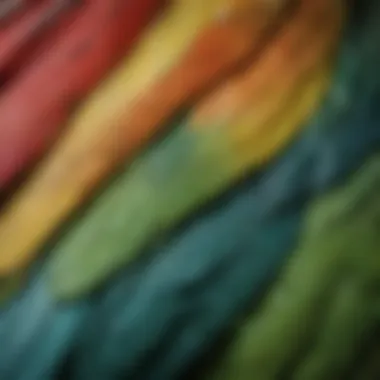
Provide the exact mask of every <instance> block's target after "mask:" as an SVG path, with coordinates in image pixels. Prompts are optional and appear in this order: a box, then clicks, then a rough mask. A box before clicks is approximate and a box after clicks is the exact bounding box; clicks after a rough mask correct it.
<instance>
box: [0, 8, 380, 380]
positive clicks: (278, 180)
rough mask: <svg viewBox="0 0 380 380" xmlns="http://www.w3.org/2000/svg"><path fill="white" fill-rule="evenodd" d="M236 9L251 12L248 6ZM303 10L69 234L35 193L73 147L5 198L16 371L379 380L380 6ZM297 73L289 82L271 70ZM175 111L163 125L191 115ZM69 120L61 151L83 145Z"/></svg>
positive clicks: (4, 369)
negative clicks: (301, 34) (295, 25)
mask: <svg viewBox="0 0 380 380" xmlns="http://www.w3.org/2000/svg"><path fill="white" fill-rule="evenodd" d="M176 3H177V6H178V7H180V5H181V4H188V3H187V0H178V1H177V2H176ZM220 3H223V2H222V1H221V2H220ZM226 3H228V1H225V2H224V4H226ZM253 3H255V1H254V0H252V1H251V4H253ZM256 3H258V1H257V2H256ZM274 3H276V2H271V4H274ZM280 3H281V2H278V4H280ZM285 3H286V2H283V3H282V4H285ZM312 3H313V4H314V5H311V4H312ZM214 4H217V1H216V0H215V1H214ZM231 4H235V6H237V5H239V4H240V5H242V6H243V9H247V8H244V6H246V5H247V4H249V1H248V0H247V1H245V0H244V1H240V2H239V1H236V2H231ZM341 5H344V8H346V13H347V14H346V15H345V16H343V8H342V7H341ZM186 6H188V5H186ZM289 7H290V8H289V9H287V10H286V11H285V14H284V15H283V16H281V17H283V21H281V22H283V23H284V24H283V26H282V27H280V26H279V25H278V24H277V21H275V22H272V21H271V24H270V25H271V26H270V28H275V29H274V30H277V31H273V32H272V34H273V36H274V37H273V36H271V38H270V40H269V42H266V44H267V47H261V48H260V49H262V50H258V51H256V52H255V58H254V61H253V60H252V59H253V58H252V57H250V58H249V59H248V60H246V59H245V58H244V59H243V61H244V62H243V61H240V65H241V66H240V67H238V66H236V67H235V69H234V70H233V72H228V70H226V71H224V72H223V75H221V76H220V77H219V78H217V80H215V81H212V82H213V83H212V85H211V84H210V83H211V82H208V85H207V86H206V87H207V90H206V87H205V94H204V95H202V96H201V97H199V99H200V100H199V99H198V96H197V97H196V98H192V100H191V101H186V102H183V103H181V104H182V105H181V107H182V106H184V108H185V113H184V114H185V115H184V116H182V115H180V116H179V119H180V121H179V122H178V121H174V123H173V122H172V123H170V128H167V131H165V134H164V136H158V138H157V139H155V140H152V141H151V142H150V144H149V146H148V147H147V149H146V150H144V151H142V152H141V153H139V154H137V153H138V152H140V150H139V149H137V148H136V149H134V150H133V156H131V155H129V156H128V157H129V159H128V161H125V160H124V162H123V164H124V166H123V167H121V170H120V172H119V173H116V178H115V179H114V180H113V181H111V182H109V183H105V184H104V187H103V188H101V189H100V190H99V189H98V191H97V192H96V193H94V198H93V200H92V202H89V203H87V204H84V205H83V210H84V212H79V214H78V215H74V218H73V219H70V220H67V223H66V225H65V228H63V229H59V230H57V227H58V222H59V224H61V223H62V222H63V221H64V220H66V219H67V215H66V211H65V213H61V211H59V212H58V211H57V213H56V214H54V212H52V213H50V214H49V213H47V212H45V211H44V210H43V209H39V208H38V207H37V206H38V205H42V203H40V202H41V199H42V197H39V198H33V197H30V198H28V194H37V192H38V189H43V187H39V186H38V181H39V178H43V176H42V174H43V173H44V171H45V170H46V169H44V168H48V167H49V165H50V164H49V162H53V161H54V160H55V159H57V158H56V157H59V154H60V153H59V152H60V151H61V152H62V151H64V149H63V148H62V150H60V149H61V148H60V141H58V144H57V145H56V146H57V150H56V152H58V153H54V150H53V154H52V155H47V156H46V160H45V161H43V162H42V169H39V168H38V167H37V169H36V172H32V173H31V179H30V180H29V179H27V180H26V181H25V182H24V183H23V184H21V186H20V189H19V191H17V192H16V193H15V194H14V196H12V197H11V198H10V205H11V206H8V205H7V204H5V205H4V208H3V210H2V213H1V212H0V247H2V252H1V254H0V267H1V274H2V276H3V282H2V283H1V285H2V291H3V293H4V294H6V295H8V299H7V300H6V301H4V303H3V305H2V308H1V311H0V379H4V380H59V379H69V380H70V379H73V380H87V379H88V380H103V379H104V380H113V379H115V380H118V379H136V380H161V379H162V380H171V379H173V380H174V379H215V380H218V379H223V380H224V379H233V378H237V379H238V380H245V379H258V380H277V379H296V380H314V379H315V380H325V379H327V380H329V379H332V380H339V379H342V380H343V379H352V380H376V379H378V378H380V372H379V366H378V358H379V350H378V341H377V338H378V337H379V335H380V294H379V290H378V289H379V284H380V256H379V255H380V252H379V249H380V248H379V247H380V241H379V240H380V223H379V221H380V199H379V197H380V156H379V155H378V152H379V146H380V74H379V73H378V70H379V67H380V45H379V43H378V40H379V38H380V4H379V3H378V2H377V1H375V0H371V1H370V0H367V1H350V2H348V1H347V2H339V1H325V0H318V1H316V0H300V1H298V2H297V1H296V2H293V3H292V6H289ZM302 7H304V8H302ZM184 9H185V8H184ZM186 9H187V8H186ZM215 9H218V7H216V8H215ZM276 9H277V10H276V12H275V13H276V14H277V12H280V9H282V8H281V7H278V8H276ZM302 9H304V10H303V11H302ZM297 10H298V11H297ZM316 11H319V12H321V13H320V16H319V17H320V18H318V17H317V18H315V19H314V18H313V17H312V14H315V13H314V12H316ZM281 12H282V11H281ZM286 12H288V13H286ZM297 12H298V13H297ZM302 12H305V13H302ZM297 14H298V15H300V16H301V15H302V18H303V17H306V16H307V15H309V16H308V17H310V20H308V23H309V27H310V34H307V33H306V32H305V30H307V29H304V28H306V26H305V24H306V22H305V23H304V24H302V22H301V21H299V22H300V24H299V25H301V24H302V25H303V26H302V27H301V26H299V27H298V29H297V28H295V29H291V26H286V25H287V24H289V25H291V23H292V21H294V20H297V17H296V15H297ZM271 17H277V16H270V18H271ZM321 19H324V20H325V21H326V28H325V31H324V32H323V33H321V34H320V35H319V36H317V34H318V33H316V32H315V30H314V29H313V28H317V26H318V24H319V23H320V22H321ZM305 20H306V19H305ZM313 20H314V21H313ZM312 21H313V22H314V24H313V23H312ZM207 22H208V21H207V20H206V21H205V23H207ZM329 22H330V23H331V24H329ZM340 22H341V23H342V25H343V27H340V26H339V23H340ZM176 25H178V24H176ZM328 25H330V26H331V28H330V29H329V28H328V27H327V26H328ZM154 28H156V26H154V27H153V30H154ZM282 28H283V29H282ZM264 29H265V28H264ZM287 30H288V31H289V30H290V32H287ZM292 30H293V31H292ZM313 30H314V31H313ZM295 32H304V33H305V40H301V39H297V38H295V37H294V36H295V34H294V33H295ZM146 33H147V36H148V38H151V37H149V36H152V34H149V33H151V32H149V31H147V32H146ZM255 33H256V32H255ZM287 33H288V34H287ZM277 34H279V36H280V37H276V35H277ZM282 36H285V37H282ZM286 36H288V40H287V39H286ZM188 38H189V41H190V40H191V38H190V37H188ZM308 39H310V40H309V42H310V46H309V47H307V46H306V45H307V42H308ZM141 41H144V36H143V37H142V39H141ZM284 41H285V42H286V41H288V43H287V44H284ZM302 41H304V42H303V43H301V42H302ZM334 41H335V42H334ZM141 43H142V44H143V43H144V42H141ZM157 43H158V42H157ZM251 43H254V42H252V40H251ZM276 43H277V49H278V50H276V49H275V48H273V49H272V50H270V49H271V46H276ZM271 44H274V45H271ZM297 44H301V46H300V45H297ZM305 44H306V45H305ZM284 47H288V50H286V49H285V50H283V48H284ZM313 48H314V49H313ZM298 49H299V50H298ZM168 51H169V50H168ZM251 51H252V50H251ZM276 51H277V52H279V51H282V52H286V54H285V53H284V54H283V55H282V54H279V55H276V54H274V53H273V52H276ZM137 52H138V49H137ZM291 53H292V54H291ZM256 56H257V57H260V56H262V57H270V59H269V58H267V61H265V58H261V59H260V58H257V57H256ZM136 57H137V58H134V56H133V55H132V56H131V58H130V59H131V60H133V59H136V60H137V59H138V57H139V56H138V55H136ZM279 58H281V59H280V60H279ZM127 61H128V58H126V62H127ZM242 62H243V63H242ZM260 62H263V63H261V65H262V66H260ZM271 62H273V63H272V66H271V65H270V63H271ZM136 67H137V66H136ZM260 67H261V70H260ZM268 67H270V69H268ZM279 68H281V73H284V74H283V75H284V78H285V76H286V75H287V76H286V78H285V79H283V81H281V80H280V78H278V77H277V78H276V77H274V78H272V74H273V73H275V72H276V70H278V69H279ZM141 70H142V71H141V72H143V69H141ZM147 70H149V68H147ZM170 70H175V68H173V67H172V66H170V67H169V68H168V73H169V74H170ZM249 70H250V71H249ZM271 70H274V71H271ZM247 72H250V73H253V72H254V73H256V72H257V73H258V74H255V76H253V78H257V76H259V78H263V79H261V81H262V82H260V81H259V80H258V79H255V80H252V82H249V78H250V76H249V75H248V74H246V73H247ZM262 73H267V76H262ZM169 74H168V75H169ZM259 74H260V75H259ZM112 75H114V74H112ZM115 75H116V76H117V73H116V74H115ZM278 75H280V74H278ZM207 78H209V77H207V75H206V76H205V77H203V79H202V81H200V82H199V83H204V81H208V79H207ZM135 80H136V83H137V82H138V81H139V79H138V78H137V79H135ZM158 83H161V85H163V84H164V83H165V81H161V82H158ZM247 83H251V84H252V87H250V86H249V85H248V84H247ZM239 85H241V86H242V87H239ZM136 86H137V84H136ZM157 86H158V87H154V86H153V90H155V91H156V89H158V88H159V85H158V84H157ZM234 88H235V89H240V88H244V92H239V91H237V90H235V92H233V91H232V90H233V89H234ZM149 90H150V87H149V88H148V89H147V91H149ZM136 91H141V88H140V87H136ZM186 91H188V89H187V90H186ZM230 91H232V95H230V94H231V93H230ZM99 94H100V93H99ZM247 94H249V95H247ZM4 96H6V90H5V92H4ZM96 96H97V97H99V99H100V98H102V96H103V95H102V94H100V95H96ZM230 96H231V97H230ZM104 99H106V98H104ZM189 99H190V98H189ZM119 101H120V105H122V104H123V102H122V101H121V100H119ZM157 101H158V100H157ZM90 102H91V100H90ZM125 102H126V103H125V105H126V107H129V106H130V105H129V103H127V101H126V100H125ZM99 104H100V103H99ZM139 104H140V103H139ZM142 104H144V103H142ZM175 104H176V106H175V107H171V108H170V112H169V108H168V111H167V113H166V114H165V115H166V116H165V117H164V118H163V119H160V120H161V121H158V119H156V118H154V120H155V123H154V125H153V124H152V127H153V126H154V128H155V129H158V124H161V123H162V120H166V121H168V120H169V118H168V117H167V116H168V115H169V113H170V115H174V114H176V112H177V111H178V110H179V108H180V107H179V106H178V104H179V103H175ZM85 107H87V106H85ZM139 107H142V105H141V104H140V105H139ZM260 107H261V108H260ZM252 109H253V110H254V111H255V112H253V111H252ZM143 110H144V108H138V114H139V115H142V114H141V112H142V111H143ZM145 111H146V112H149V108H145ZM78 112H79V114H81V112H82V110H81V109H79V111H78ZM83 120H84V119H83ZM115 120H116V118H115ZM128 120H130V121H131V122H132V121H133V120H135V119H133V118H131V119H128ZM152 120H153V119H152ZM202 120H203V121H204V124H202V123H201V122H200V121H202ZM75 123H76V121H75V117H74V121H73V124H72V125H74V126H75V125H77V124H75ZM136 123H137V121H136ZM197 123H198V124H197ZM207 123H208V124H207ZM212 123H215V126H214V124H212ZM173 124H174V126H172V125H173ZM211 124H212V125H211ZM262 124H263V125H264V127H265V128H266V129H265V128H264V127H262ZM83 125H84V124H83ZM94 125H95V124H94ZM98 125H99V126H100V125H101V124H100V123H99V124H98ZM115 125H116V124H115ZM120 125H121V124H120ZM137 125H138V123H137ZM210 125H211V127H210ZM0 128H1V126H0ZM67 128H68V131H69V135H66V136H69V137H67V138H66V137H65V136H63V137H62V140H61V141H63V143H62V144H63V145H62V146H64V144H65V141H66V142H67V141H72V142H75V141H78V143H77V144H78V145H77V146H78V147H80V146H82V145H81V144H83V142H82V141H80V140H74V137H73V136H75V134H74V132H73V134H72V135H71V137H70V124H69V125H68V127H67ZM86 128H90V124H89V126H88V127H86ZM160 128H162V127H160ZM250 128H251V129H253V132H252V130H251V129H250ZM263 128H264V129H263ZM132 129H133V125H129V126H128V130H130V131H132ZM73 130H74V129H73ZM88 131H89V129H88ZM86 133H87V132H86ZM125 133H126V136H127V135H128V134H127V132H125ZM130 133H131V136H132V132H130ZM83 136H84V135H83ZM65 138H66V140H65ZM72 146H73V147H74V146H75V144H74V145H72ZM99 147H100V146H99ZM67 152H70V151H67ZM131 153H132V151H131ZM236 153H240V155H239V154H236ZM88 154H89V157H95V156H93V155H94V152H92V153H91V154H90V150H89V151H88ZM99 154H100V157H104V156H103V155H104V154H105V153H104V151H101V152H100V153H99ZM66 157H68V156H66ZM123 157H124V158H125V157H126V156H123ZM58 161H59V160H58ZM58 161H56V162H58ZM74 161H75V160H74ZM60 162H64V161H60ZM109 162H111V161H109ZM51 165H52V166H51V167H52V168H54V167H57V166H54V165H55V164H54V163H53V164H51ZM95 167H97V166H96V165H95ZM108 171H109V169H107V170H105V171H104V172H103V173H104V175H105V173H106V172H108ZM79 172H80V171H78V173H79ZM41 173H42V174H41ZM89 173H90V172H89ZM64 174H65V171H63V172H62V173H61V175H64ZM56 175H57V177H56V178H57V181H58V183H61V184H63V183H65V182H64V180H62V179H60V177H59V175H60V173H59V172H57V174H56ZM78 178H79V177H78ZM96 178H100V177H96ZM45 183H46V184H49V183H50V182H45ZM84 183H86V185H83V187H82V188H83V189H85V187H86V186H88V184H87V182H86V181H84ZM73 186H74V184H73ZM80 188H81V186H79V185H78V186H77V187H75V190H73V193H72V194H76V192H77V191H78V189H80ZM30 189H32V190H30ZM46 189H47V187H46ZM52 189H53V191H52V192H51V193H49V194H50V195H54V194H55V192H56V193H57V194H56V195H57V196H56V197H55V198H49V201H48V202H46V203H45V204H44V205H45V206H44V207H45V208H46V209H48V208H49V207H51V208H54V202H53V201H52V200H53V199H55V200H56V201H57V207H61V206H59V205H58V202H59V200H60V199H61V198H60V197H64V194H65V191H69V189H70V181H67V184H66V185H65V187H64V188H63V189H62V192H58V190H57V188H56V187H54V186H53V187H52ZM91 190H92V191H94V186H91ZM86 191H87V190H86ZM89 193H90V192H88V194H89ZM88 194H87V193H86V195H83V196H81V198H80V199H79V198H78V199H76V198H75V199H76V200H75V202H74V203H70V207H69V208H70V209H72V208H73V206H74V204H75V207H78V206H79V205H81V204H83V202H84V200H85V199H88ZM50 195H49V197H50ZM34 196H36V195H34ZM28 199H32V201H30V200H28ZM33 199H37V200H36V201H35V203H33ZM73 199H74V198H73ZM68 205H69V203H67V204H66V206H65V207H68ZM69 208H67V210H68V209H69ZM39 211H41V215H46V216H47V218H49V216H48V215H50V216H51V217H52V219H48V220H50V221H51V223H53V224H54V226H53V227H51V228H45V227H44V228H42V229H41V228H40V229H39V227H38V226H37V225H38V224H39V223H42V224H44V225H45V226H48V222H47V221H44V220H43V217H42V216H40V215H39V214H36V213H38V212H39ZM33 213H34V214H33ZM13 215H16V216H15V218H14V219H13ZM23 215H24V216H25V220H26V222H25V223H23ZM33 215H35V218H34V219H33ZM52 215H57V216H59V217H58V218H57V219H54V218H55V217H53V216H52ZM41 220H42V222H41ZM7 221H9V222H10V224H9V225H7ZM33 222H34V223H36V226H33ZM42 224H41V225H42ZM9 226H10V227H9ZM29 228H30V229H31V230H30V231H29ZM37 231H40V233H41V235H40V236H39V237H36V238H35V239H36V240H35V241H38V243H33V244H32V243H30V242H32V240H33V239H32V240H30V239H31V237H33V233H37ZM53 231H57V234H56V236H53V237H51V236H50V235H51V234H52V232H53ZM17 232H19V234H20V235H19V236H16V235H15V234H16V233H17ZM7 234H11V236H8V235H7ZM23 237H25V241H26V243H25V246H24V247H28V249H26V250H25V251H23V252H24V253H23V255H24V256H23V257H21V258H16V257H14V256H12V255H13V254H14V255H15V254H16V252H17V250H16V249H15V251H14V252H11V251H8V249H11V248H12V247H17V246H18V245H17V244H16V240H17V239H20V240H21V239H23ZM50 237H51V238H52V239H51V241H50V242H49V241H48V238H50ZM28 239H29V240H28ZM21 246H22V244H21V245H19V247H21ZM31 247H33V249H31ZM41 247H43V249H40V248H41ZM12 249H13V248H12ZM4 250H5V251H4ZM20 252H21V251H20ZM37 254H39V259H38V261H35V262H34V263H33V258H34V257H35V256H36V255H37ZM21 256H22V255H21ZM9 263H10V264H9ZM26 263H27V264H30V263H32V264H33V265H32V266H31V269H30V270H29V271H26V268H27V266H26ZM10 269H11V270H10ZM9 284H11V285H12V289H10V288H8V287H9ZM15 290H16V291H15ZM9 293H11V294H10V295H9Z"/></svg>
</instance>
